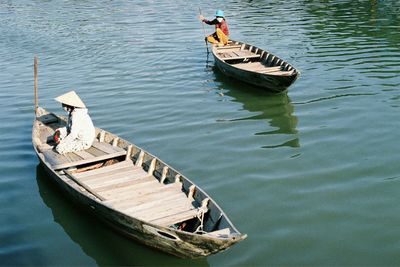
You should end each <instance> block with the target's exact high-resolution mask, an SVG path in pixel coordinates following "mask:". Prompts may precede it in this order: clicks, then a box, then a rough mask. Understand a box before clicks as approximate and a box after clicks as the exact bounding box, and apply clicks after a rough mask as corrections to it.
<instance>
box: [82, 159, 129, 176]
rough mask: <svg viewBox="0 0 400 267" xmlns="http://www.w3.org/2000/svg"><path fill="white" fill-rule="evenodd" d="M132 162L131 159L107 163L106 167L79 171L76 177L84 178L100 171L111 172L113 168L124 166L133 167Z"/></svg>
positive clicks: (100, 172)
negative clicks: (111, 163)
mask: <svg viewBox="0 0 400 267" xmlns="http://www.w3.org/2000/svg"><path fill="white" fill-rule="evenodd" d="M133 166H134V165H133V162H132V161H130V162H129V161H121V162H118V163H115V164H113V165H109V166H106V167H101V168H99V169H96V170H91V171H87V172H82V173H79V176H78V178H84V177H88V176H95V175H99V174H102V173H107V172H113V171H115V170H118V169H121V168H125V167H133Z"/></svg>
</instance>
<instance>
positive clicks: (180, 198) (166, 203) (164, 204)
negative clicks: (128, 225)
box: [122, 192, 190, 213]
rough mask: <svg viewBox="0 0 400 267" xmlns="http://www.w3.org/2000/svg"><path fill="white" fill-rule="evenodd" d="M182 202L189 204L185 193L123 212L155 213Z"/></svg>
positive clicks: (148, 202) (135, 206)
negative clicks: (156, 209)
mask: <svg viewBox="0 0 400 267" xmlns="http://www.w3.org/2000/svg"><path fill="white" fill-rule="evenodd" d="M181 202H186V203H188V199H187V197H186V195H185V194H184V193H183V192H181V193H180V194H169V195H167V196H164V197H162V198H158V199H156V200H153V201H147V202H145V203H142V204H137V205H134V206H131V207H129V208H125V209H122V210H123V211H124V212H125V213H139V212H142V211H144V210H146V211H147V210H154V211H155V208H158V209H167V208H168V207H170V206H173V205H175V204H177V203H181ZM188 204H190V203H188Z"/></svg>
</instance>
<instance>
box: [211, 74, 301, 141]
mask: <svg viewBox="0 0 400 267" xmlns="http://www.w3.org/2000/svg"><path fill="white" fill-rule="evenodd" d="M215 77H216V78H215V81H216V83H218V84H220V87H219V89H225V90H226V91H224V95H227V96H230V97H232V98H233V99H232V100H231V101H233V102H237V103H240V104H242V105H243V109H245V110H247V111H250V112H251V113H256V114H255V115H251V116H248V117H243V118H236V119H232V120H230V121H241V120H261V121H266V122H267V124H268V127H267V129H266V130H265V131H262V132H257V133H255V135H283V136H285V137H284V139H285V140H284V141H283V142H281V143H280V144H277V145H265V146H263V148H276V147H283V146H287V147H300V141H299V138H298V130H297V129H296V127H297V124H298V119H297V117H296V116H295V115H293V113H294V107H293V105H292V103H291V100H290V98H289V96H288V95H287V93H280V94H271V93H268V92H265V91H263V90H261V89H260V88H255V87H253V86H251V85H247V84H244V83H239V82H236V81H233V80H232V79H229V78H226V77H224V76H223V75H222V74H220V73H218V71H216V72H215Z"/></svg>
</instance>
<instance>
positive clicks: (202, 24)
mask: <svg viewBox="0 0 400 267" xmlns="http://www.w3.org/2000/svg"><path fill="white" fill-rule="evenodd" d="M199 13H200V16H201V9H200V7H199ZM200 23H201V26H202V27H203V32H204V41H205V42H206V48H207V55H208V53H209V52H208V44H207V34H206V29H205V28H204V23H203V22H202V21H200Z"/></svg>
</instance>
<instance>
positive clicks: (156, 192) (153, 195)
mask: <svg viewBox="0 0 400 267" xmlns="http://www.w3.org/2000/svg"><path fill="white" fill-rule="evenodd" d="M182 193H183V191H182V189H181V185H179V184H169V185H164V186H163V187H158V186H157V187H155V188H154V189H153V190H152V191H147V192H146V191H141V192H137V193H135V192H132V193H131V194H129V195H125V196H119V197H118V198H114V199H110V200H108V201H106V202H107V203H108V204H110V205H112V206H113V207H116V208H121V209H123V208H126V207H130V206H134V205H138V204H142V203H145V202H147V201H153V200H156V199H159V198H162V197H165V196H170V195H174V194H182ZM183 194H184V193H183Z"/></svg>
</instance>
